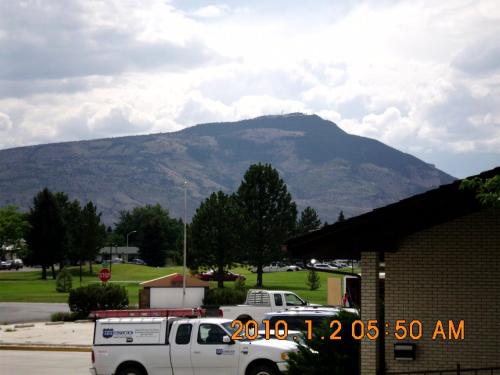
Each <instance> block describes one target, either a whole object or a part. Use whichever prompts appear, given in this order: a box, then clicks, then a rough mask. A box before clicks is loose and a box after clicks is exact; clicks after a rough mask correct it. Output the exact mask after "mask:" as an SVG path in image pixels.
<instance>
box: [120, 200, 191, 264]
mask: <svg viewBox="0 0 500 375" xmlns="http://www.w3.org/2000/svg"><path fill="white" fill-rule="evenodd" d="M153 219H156V220H154V222H155V225H158V226H159V228H160V229H159V232H158V233H157V234H156V236H158V237H159V239H152V238H146V232H145V228H144V227H145V226H146V224H147V223H150V224H151V223H152V222H153ZM150 224H148V225H149V226H150ZM182 228H183V226H182V221H181V220H177V219H173V218H171V217H170V215H169V212H168V210H167V209H166V208H163V207H162V206H160V205H159V204H156V205H146V206H141V207H136V208H134V209H133V210H132V211H122V212H121V213H120V219H119V221H118V223H117V225H116V227H115V231H114V232H113V236H112V237H113V238H115V239H118V240H119V242H117V243H116V244H119V245H122V246H123V245H125V243H126V237H127V233H130V232H132V231H136V232H135V233H134V234H133V235H131V236H130V237H129V245H134V246H138V247H139V249H142V248H143V247H144V246H145V245H146V247H148V246H149V245H148V244H151V243H154V242H157V243H162V245H161V246H160V247H161V249H163V250H165V251H166V253H165V254H164V255H165V258H166V256H167V254H171V255H172V257H174V258H179V257H178V254H176V253H177V252H178V251H179V249H178V246H177V240H178V237H179V236H182ZM160 232H161V233H160ZM147 236H148V237H151V236H155V234H154V233H152V232H150V233H149V234H148V235H147ZM161 241H163V242H161ZM163 250H162V251H163ZM174 255H175V256H174ZM144 260H145V261H146V259H144ZM165 261H166V259H164V260H163V261H162V265H163V264H165Z"/></svg>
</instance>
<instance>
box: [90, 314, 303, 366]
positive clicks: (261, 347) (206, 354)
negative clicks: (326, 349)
mask: <svg viewBox="0 0 500 375" xmlns="http://www.w3.org/2000/svg"><path fill="white" fill-rule="evenodd" d="M231 322H232V321H231V320H228V319H222V318H198V319H181V318H110V319H100V320H98V321H96V327H95V331H94V345H93V351H92V357H93V367H92V368H91V369H90V371H91V373H92V374H93V375H160V374H161V375H170V374H172V375H173V374H175V375H216V374H217V375H219V374H220V375H229V374H239V375H257V374H259V375H278V374H279V373H281V372H283V371H286V369H287V363H286V360H287V358H288V353H289V352H291V351H296V350H297V345H296V344H295V343H293V342H290V341H281V340H276V339H272V340H265V339H263V338H260V337H258V338H256V339H255V340H248V339H242V340H234V339H233V338H234V336H233V333H234V332H233V328H231Z"/></svg>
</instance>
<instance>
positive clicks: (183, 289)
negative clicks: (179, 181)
mask: <svg viewBox="0 0 500 375" xmlns="http://www.w3.org/2000/svg"><path fill="white" fill-rule="evenodd" d="M186 221H187V181H184V249H183V260H182V307H186V247H187V245H186V240H187V234H186Z"/></svg>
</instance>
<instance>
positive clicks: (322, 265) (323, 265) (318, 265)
mask: <svg viewBox="0 0 500 375" xmlns="http://www.w3.org/2000/svg"><path fill="white" fill-rule="evenodd" d="M313 268H314V269H317V270H326V271H333V270H336V269H337V267H335V266H330V265H329V264H327V263H316V264H314V265H313Z"/></svg>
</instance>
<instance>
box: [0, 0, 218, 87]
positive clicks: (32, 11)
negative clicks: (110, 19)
mask: <svg viewBox="0 0 500 375" xmlns="http://www.w3.org/2000/svg"><path fill="white" fill-rule="evenodd" d="M40 4H43V5H40ZM52 4H57V6H55V5H52V6H47V5H46V3H44V2H40V3H30V5H29V6H28V7H25V8H23V7H21V6H20V5H19V4H17V3H14V2H1V3H0V14H1V16H0V25H2V26H0V32H1V33H3V34H4V37H3V38H0V51H1V52H0V79H5V80H29V79H57V78H66V77H79V76H87V75H112V74H117V73H121V72H124V71H129V70H141V69H155V68H159V67H168V68H169V69H178V70H182V69H185V68H191V67H196V66H199V65H203V64H204V63H207V62H208V61H211V60H213V59H216V58H217V56H216V54H215V53H213V52H212V51H210V50H209V49H208V48H207V47H206V46H205V45H204V44H203V43H202V42H201V41H198V40H189V41H187V42H186V43H185V44H184V45H178V44H174V43H172V42H167V41H161V42H156V43H148V42H141V41H138V40H137V39H136V38H135V35H134V34H133V32H132V31H119V30H116V29H111V28H104V27H101V28H99V29H97V30H96V29H95V28H94V27H93V25H91V24H88V23H87V21H86V17H85V14H84V12H83V10H82V9H81V8H79V7H78V4H77V3H76V2H57V3H52Z"/></svg>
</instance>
